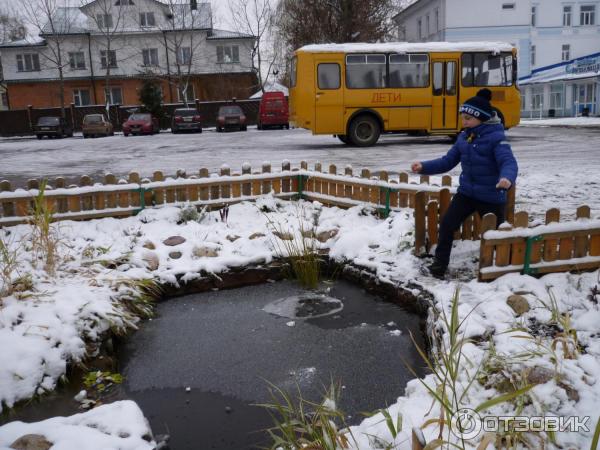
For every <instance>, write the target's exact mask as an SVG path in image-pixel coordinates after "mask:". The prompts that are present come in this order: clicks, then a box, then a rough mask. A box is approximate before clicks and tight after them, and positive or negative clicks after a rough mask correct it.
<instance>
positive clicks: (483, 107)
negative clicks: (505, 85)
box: [459, 89, 494, 122]
mask: <svg viewBox="0 0 600 450" xmlns="http://www.w3.org/2000/svg"><path fill="white" fill-rule="evenodd" d="M491 99H492V92H491V91H490V90H489V89H481V90H480V91H479V92H477V95H476V96H475V97H471V98H470V99H469V100H467V101H466V102H464V103H463V105H462V106H461V107H460V110H459V112H461V113H465V114H468V115H470V116H473V117H475V118H476V119H479V120H481V121H482V122H485V121H486V120H490V119H491V118H492V114H493V111H494V110H493V109H492V105H491V104H490V100H491Z"/></svg>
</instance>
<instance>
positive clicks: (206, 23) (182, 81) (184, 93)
mask: <svg viewBox="0 0 600 450" xmlns="http://www.w3.org/2000/svg"><path fill="white" fill-rule="evenodd" d="M163 4H164V5H165V7H166V8H167V14H166V20H165V21H160V22H157V24H156V25H157V27H158V28H159V29H160V31H161V34H160V45H161V47H163V48H164V49H165V51H166V54H167V59H168V60H167V67H166V73H165V71H164V70H161V68H158V67H154V68H150V67H149V68H147V71H146V73H147V74H148V75H151V76H155V77H157V78H163V79H165V78H166V80H167V82H168V83H169V89H171V87H174V88H175V90H176V92H177V94H178V97H179V99H180V100H181V101H183V102H184V103H185V104H186V106H187V105H188V104H189V103H190V102H191V101H194V100H195V99H194V98H192V97H193V95H192V94H194V92H193V88H192V78H193V75H194V73H195V71H196V69H197V67H196V66H197V64H198V62H199V61H201V60H202V59H203V58H202V57H203V56H204V52H205V45H204V44H205V33H202V30H207V29H209V28H211V27H212V17H210V15H208V14H206V11H208V9H207V10H204V11H203V8H204V6H202V5H203V4H202V3H200V2H197V3H194V2H186V3H181V2H180V1H178V0H163Z"/></svg>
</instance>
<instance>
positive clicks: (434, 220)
mask: <svg viewBox="0 0 600 450" xmlns="http://www.w3.org/2000/svg"><path fill="white" fill-rule="evenodd" d="M515 193H516V188H515V186H513V187H511V188H510V189H509V190H508V193H507V202H506V210H505V212H504V214H505V220H506V221H507V222H509V223H512V222H513V220H514V215H515ZM451 200H452V192H451V191H450V189H448V188H446V187H442V189H440V191H439V193H438V195H437V196H435V197H432V196H431V195H429V194H427V193H425V192H418V193H417V194H416V201H415V206H414V208H415V253H416V254H417V255H423V254H429V253H430V251H431V248H432V247H433V246H434V245H436V244H437V242H438V232H439V227H440V223H441V220H442V217H443V216H444V214H446V211H447V210H448V206H450V201H451ZM481 232H482V221H481V217H480V216H479V214H477V213H475V214H472V215H470V216H469V217H467V219H466V220H465V221H464V222H463V223H462V225H461V228H460V229H459V230H458V231H457V232H456V233H455V236H454V239H462V240H472V241H477V240H479V239H480V238H481Z"/></svg>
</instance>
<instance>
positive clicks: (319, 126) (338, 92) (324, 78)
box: [313, 55, 346, 134]
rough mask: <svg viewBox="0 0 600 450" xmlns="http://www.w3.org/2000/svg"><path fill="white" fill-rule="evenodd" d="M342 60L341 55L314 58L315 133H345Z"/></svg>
mask: <svg viewBox="0 0 600 450" xmlns="http://www.w3.org/2000/svg"><path fill="white" fill-rule="evenodd" d="M343 61H344V59H343V56H342V55H340V56H334V55H331V56H323V57H316V58H315V71H316V74H315V126H314V127H313V130H314V132H315V133H331V134H346V130H345V128H344V90H343V88H342V67H343V64H342V63H343Z"/></svg>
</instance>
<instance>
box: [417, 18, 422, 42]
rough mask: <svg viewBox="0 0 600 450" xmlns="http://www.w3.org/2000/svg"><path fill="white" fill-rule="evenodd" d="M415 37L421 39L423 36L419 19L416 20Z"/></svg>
mask: <svg viewBox="0 0 600 450" xmlns="http://www.w3.org/2000/svg"><path fill="white" fill-rule="evenodd" d="M417 37H418V38H419V39H421V38H422V37H423V24H422V23H421V19H419V20H417Z"/></svg>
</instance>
